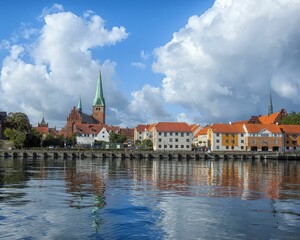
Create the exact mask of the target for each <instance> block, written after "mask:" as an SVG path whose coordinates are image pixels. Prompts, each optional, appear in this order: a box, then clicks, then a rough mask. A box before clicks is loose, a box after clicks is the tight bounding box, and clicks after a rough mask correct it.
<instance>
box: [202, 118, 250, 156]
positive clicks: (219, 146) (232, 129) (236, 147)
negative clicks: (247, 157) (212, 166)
mask: <svg viewBox="0 0 300 240" xmlns="http://www.w3.org/2000/svg"><path fill="white" fill-rule="evenodd" d="M207 146H208V149H209V150H211V151H245V149H246V148H245V146H246V145H245V131H244V129H243V125H242V124H222V123H220V124H213V125H212V126H210V127H209V128H208V131H207Z"/></svg>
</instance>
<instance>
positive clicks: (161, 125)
mask: <svg viewBox="0 0 300 240" xmlns="http://www.w3.org/2000/svg"><path fill="white" fill-rule="evenodd" d="M154 127H155V128H156V131H158V132H192V131H191V127H190V125H188V124H187V123H184V122H158V123H156V124H155V126H154Z"/></svg>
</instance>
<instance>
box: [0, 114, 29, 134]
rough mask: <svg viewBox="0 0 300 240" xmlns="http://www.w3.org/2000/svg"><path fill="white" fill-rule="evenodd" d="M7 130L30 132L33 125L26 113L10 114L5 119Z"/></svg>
mask: <svg viewBox="0 0 300 240" xmlns="http://www.w3.org/2000/svg"><path fill="white" fill-rule="evenodd" d="M5 125H6V128H10V129H14V130H16V131H20V132H29V131H30V130H31V125H30V122H29V119H28V117H27V115H26V114H25V113H21V112H16V113H9V114H8V116H7V118H6V119H5Z"/></svg>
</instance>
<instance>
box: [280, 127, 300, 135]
mask: <svg viewBox="0 0 300 240" xmlns="http://www.w3.org/2000/svg"><path fill="white" fill-rule="evenodd" d="M280 128H281V129H282V130H283V131H284V132H285V133H295V134H300V125H280Z"/></svg>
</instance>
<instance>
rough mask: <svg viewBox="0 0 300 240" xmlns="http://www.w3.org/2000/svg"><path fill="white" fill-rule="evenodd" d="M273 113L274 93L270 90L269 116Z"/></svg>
mask: <svg viewBox="0 0 300 240" xmlns="http://www.w3.org/2000/svg"><path fill="white" fill-rule="evenodd" d="M271 114H273V103H272V95H271V92H270V101H269V107H268V116H270V115H271Z"/></svg>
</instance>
